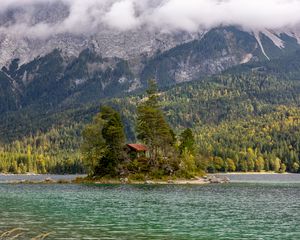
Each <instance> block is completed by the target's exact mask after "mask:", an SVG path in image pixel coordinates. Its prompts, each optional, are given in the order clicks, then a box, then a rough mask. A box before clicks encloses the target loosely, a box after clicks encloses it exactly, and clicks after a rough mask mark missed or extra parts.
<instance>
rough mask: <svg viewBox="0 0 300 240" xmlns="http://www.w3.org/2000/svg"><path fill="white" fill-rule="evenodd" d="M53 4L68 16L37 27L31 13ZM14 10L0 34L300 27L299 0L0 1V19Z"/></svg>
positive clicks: (42, 34)
mask: <svg viewBox="0 0 300 240" xmlns="http://www.w3.org/2000/svg"><path fill="white" fill-rule="evenodd" d="M54 2H63V3H64V4H65V5H66V6H68V8H69V13H68V15H67V16H65V17H64V18H63V19H62V20H61V21H60V22H56V23H47V22H40V23H33V22H34V21H32V19H33V18H34V17H35V16H34V11H33V9H35V8H37V5H38V4H41V3H47V4H51V3H52V4H53V3H54ZM12 8H21V9H23V10H24V11H23V12H22V13H21V14H20V16H17V19H16V20H15V21H13V22H10V23H6V24H5V25H2V26H1V27H0V31H1V32H11V33H15V34H21V35H26V36H37V37H42V36H49V35H52V34H58V33H65V32H71V33H78V34H80V33H83V34H87V33H94V32H97V31H100V30H101V28H103V27H109V28H112V29H116V30H118V31H127V30H134V29H136V28H139V27H145V28H149V29H153V28H155V29H157V30H161V31H189V32H195V31H198V30H199V29H203V28H211V27H217V26H219V25H239V26H242V27H243V28H247V29H263V28H271V29H278V28H284V27H289V28H294V27H296V26H298V25H299V24H300V14H299V12H300V0H1V10H0V15H3V14H5V12H6V11H7V9H12Z"/></svg>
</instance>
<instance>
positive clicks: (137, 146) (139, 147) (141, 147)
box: [127, 144, 148, 152]
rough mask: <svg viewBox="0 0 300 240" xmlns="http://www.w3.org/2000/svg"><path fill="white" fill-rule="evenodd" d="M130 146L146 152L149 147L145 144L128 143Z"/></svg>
mask: <svg viewBox="0 0 300 240" xmlns="http://www.w3.org/2000/svg"><path fill="white" fill-rule="evenodd" d="M127 146H128V147H130V148H131V149H133V150H135V151H137V152H146V151H148V148H147V147H146V146H145V145H143V144H127Z"/></svg>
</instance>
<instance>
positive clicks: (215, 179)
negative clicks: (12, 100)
mask: <svg viewBox="0 0 300 240" xmlns="http://www.w3.org/2000/svg"><path fill="white" fill-rule="evenodd" d="M5 183H8V184H144V185H187V184H190V185H204V184H224V183H230V179H229V178H228V177H221V176H215V175H209V176H204V177H195V178H192V179H175V180H146V181H136V180H130V179H128V178H120V179H94V180H93V179H87V178H76V179H75V180H65V179H52V178H51V177H47V178H45V179H43V180H26V179H22V180H15V181H9V182H5Z"/></svg>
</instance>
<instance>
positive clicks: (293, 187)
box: [0, 174, 300, 240]
mask: <svg viewBox="0 0 300 240" xmlns="http://www.w3.org/2000/svg"><path fill="white" fill-rule="evenodd" d="M229 177H230V178H231V179H232V180H233V182H232V183H230V184H225V185H203V186H191V185H183V186H177V185H176V186H175V185H167V186H162V185H161V186H151V185H150V186H149V185H139V186H138V185H40V184H34V185H19V184H7V183H2V184H0V236H1V234H3V232H5V231H9V230H11V229H13V228H22V230H19V231H20V232H21V233H23V235H20V236H19V237H18V238H15V239H30V238H33V237H35V236H37V235H39V234H41V233H49V232H51V234H50V235H49V236H48V238H47V239H124V240H125V239H126V240H127V239H129V240H131V239H137V240H138V239H149V240H150V239H159V240H161V239H170V240H173V239H174V240H177V239H178V240H181V239H183V240H184V239H195V240H196V239H197V240H201V239H203V240H210V239H211V240H215V239H221V240H222V239H224V240H225V239H228V240H229V239H230V240H231V239H238V240H240V239H255V240H256V239H272V240H274V239H278V240H279V239H280V240H281V239H295V240H296V239H300V227H299V223H300V175H292V174H291V175H290V174H288V175H277V174H275V175H251V174H250V175H229ZM52 178H55V177H52ZM255 179H256V180H255ZM2 182H4V177H3V176H2ZM1 232H2V233H1ZM13 234H16V233H12V235H13ZM0 239H1V237H0ZM2 239H5V238H4V237H2ZM7 239H9V238H7Z"/></svg>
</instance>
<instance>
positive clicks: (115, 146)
mask: <svg viewBox="0 0 300 240" xmlns="http://www.w3.org/2000/svg"><path fill="white" fill-rule="evenodd" d="M136 133H137V134H136V135H137V139H138V140H139V141H140V142H141V143H143V144H145V145H146V146H147V148H148V152H147V154H143V155H141V156H135V157H132V156H130V155H129V154H128V153H127V152H126V148H125V144H126V137H125V132H124V125H123V122H122V120H121V116H120V114H119V113H118V112H117V111H115V110H114V109H113V108H111V107H108V106H103V107H102V108H101V111H100V113H99V114H97V115H96V116H95V117H94V119H93V123H91V124H89V125H87V126H86V128H85V129H84V132H83V145H82V155H83V161H84V163H85V165H86V167H87V169H88V173H89V174H90V176H94V177H95V176H97V177H128V176H130V177H131V178H133V179H138V180H144V179H145V178H156V179H160V178H163V177H166V176H173V177H184V178H187V177H188V178H189V177H193V176H195V175H197V174H198V173H200V172H201V170H200V168H198V167H197V162H196V156H195V139H194V136H193V133H192V131H191V129H186V130H185V131H183V132H182V134H181V135H180V137H179V139H177V137H176V135H175V133H174V131H173V130H172V128H171V127H170V125H169V124H168V123H167V121H166V119H165V116H164V113H163V111H162V110H161V108H160V105H159V98H158V92H157V86H156V83H155V82H154V81H149V89H148V90H147V97H146V98H145V99H143V100H142V101H141V103H140V104H139V106H138V109H137V124H136Z"/></svg>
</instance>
